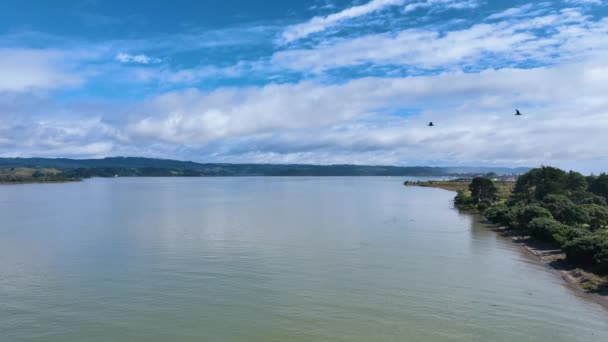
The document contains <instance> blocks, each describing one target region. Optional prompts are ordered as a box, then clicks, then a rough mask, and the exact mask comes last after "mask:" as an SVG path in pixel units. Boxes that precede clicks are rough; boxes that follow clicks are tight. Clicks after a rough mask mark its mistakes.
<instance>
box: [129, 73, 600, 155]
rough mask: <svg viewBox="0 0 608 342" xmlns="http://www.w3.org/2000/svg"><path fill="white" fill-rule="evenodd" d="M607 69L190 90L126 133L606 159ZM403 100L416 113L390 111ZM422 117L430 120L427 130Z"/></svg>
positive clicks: (243, 146)
mask: <svg viewBox="0 0 608 342" xmlns="http://www.w3.org/2000/svg"><path fill="white" fill-rule="evenodd" d="M607 71H608V65H606V64H605V62H602V61H596V62H593V63H590V64H573V65H565V66H560V67H552V68H535V69H526V70H519V69H503V70H497V71H492V70H488V71H484V72H481V73H478V74H463V73H446V74H442V75H438V76H420V77H408V78H390V79H387V78H366V79H359V80H353V81H350V82H347V83H345V84H342V85H322V84H317V83H313V82H303V83H299V84H292V85H289V84H288V85H271V86H265V87H253V88H247V89H238V88H227V89H221V90H217V91H212V92H209V93H204V92H200V91H197V90H189V91H185V92H176V93H171V94H167V95H163V96H161V97H159V98H157V99H155V100H153V101H151V102H149V103H146V104H145V105H142V106H141V107H140V108H138V109H137V112H138V113H137V115H136V116H138V117H137V119H135V120H134V121H132V122H131V124H130V125H129V127H128V131H129V134H130V135H131V136H132V137H134V139H147V140H150V141H156V142H159V141H160V142H163V143H168V144H182V145H184V146H199V147H200V148H203V149H204V146H213V147H214V148H213V153H210V155H211V154H212V155H213V158H216V159H218V158H219V159H221V160H224V161H233V162H234V161H243V160H247V161H274V162H284V161H290V160H291V161H294V160H298V159H299V160H300V161H314V162H321V163H327V162H345V161H347V160H350V161H351V162H356V161H361V162H363V163H378V162H383V163H390V164H393V163H403V162H405V161H408V160H409V161H411V160H419V161H426V162H429V161H432V160H443V161H446V162H449V163H452V164H455V163H461V164H462V163H475V162H482V163H502V164H518V165H524V164H537V163H539V162H543V161H546V162H564V161H572V160H584V159H592V158H606V157H608V156H606V153H605V152H604V151H603V150H601V149H597V148H596V146H602V145H603V144H606V143H608V141H607V139H608V138H606V137H605V134H604V132H605V130H606V129H608V112H607V111H606V109H605V108H607V106H608V100H607V99H606V98H605V96H604V94H605V92H606V91H608V82H607V81H608V78H607V77H606V75H608V73H607ZM463 99H467V100H466V101H464V102H463ZM516 107H518V108H520V109H522V111H524V113H525V116H524V117H523V118H521V120H520V118H516V117H514V116H513V112H514V108H516ZM404 108H405V109H415V110H416V112H417V113H418V114H416V115H408V116H405V117H400V116H399V115H396V113H399V111H400V110H401V109H404ZM428 121H434V122H435V123H436V124H437V126H436V127H435V128H433V129H428V128H427V127H426V122H428ZM581 136H585V139H580V137H581ZM215 144H217V145H215ZM218 146H220V147H218ZM539 151H542V153H541V155H539ZM349 158H350V159H349Z"/></svg>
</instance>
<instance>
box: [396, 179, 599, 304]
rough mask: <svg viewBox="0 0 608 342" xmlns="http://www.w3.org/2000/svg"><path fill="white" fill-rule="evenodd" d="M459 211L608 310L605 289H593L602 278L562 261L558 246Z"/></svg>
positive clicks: (456, 185) (456, 187)
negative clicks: (507, 241)
mask: <svg viewBox="0 0 608 342" xmlns="http://www.w3.org/2000/svg"><path fill="white" fill-rule="evenodd" d="M465 185H466V183H465V182H458V181H444V182H434V181H431V182H418V183H416V182H409V183H407V182H406V183H405V186H418V187H427V188H437V189H442V190H447V191H451V192H457V191H468V189H467V188H466V187H465ZM456 209H458V208H456ZM460 210H462V211H463V212H466V213H468V214H470V215H472V216H473V217H474V219H475V220H477V221H478V222H479V223H482V224H484V225H487V226H488V227H489V228H490V229H491V230H492V231H494V232H495V233H497V234H500V235H502V236H504V237H508V238H510V240H511V241H512V242H513V243H515V244H516V245H518V246H519V247H521V248H522V249H523V250H524V251H526V252H527V253H529V254H531V255H533V256H535V257H536V258H538V260H540V261H541V262H542V263H543V264H544V265H546V266H547V267H549V268H551V270H552V271H554V272H556V274H557V275H559V276H560V277H561V278H562V279H563V280H564V281H565V282H566V283H568V284H570V285H572V286H573V287H574V288H575V290H577V291H579V292H580V293H582V294H585V295H586V296H588V297H589V299H592V300H593V301H594V302H596V303H598V304H600V305H602V306H603V307H604V308H606V309H608V289H603V290H599V291H597V289H598V288H599V287H600V286H601V284H602V283H603V282H605V281H606V279H605V278H603V277H601V276H598V275H596V274H593V273H590V272H587V271H585V270H584V269H581V268H578V267H574V266H572V265H571V264H570V263H568V262H567V261H566V255H565V253H564V252H562V251H561V249H560V248H559V247H556V246H554V245H551V244H549V243H541V242H537V241H534V240H532V239H530V238H529V237H528V238H523V239H522V238H518V237H515V236H509V235H508V234H506V230H505V228H504V227H499V226H496V225H493V224H491V223H488V222H486V221H485V220H483V219H482V217H481V216H480V215H478V214H477V213H475V212H471V211H470V210H466V209H460Z"/></svg>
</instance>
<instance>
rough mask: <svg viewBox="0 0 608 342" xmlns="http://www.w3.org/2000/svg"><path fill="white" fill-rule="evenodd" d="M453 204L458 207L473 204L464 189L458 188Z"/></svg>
mask: <svg viewBox="0 0 608 342" xmlns="http://www.w3.org/2000/svg"><path fill="white" fill-rule="evenodd" d="M454 204H455V205H456V206H457V207H459V208H467V207H470V206H471V205H472V204H473V200H472V199H471V196H468V195H467V194H465V193H464V191H461V190H459V191H458V192H457V193H456V197H455V198H454Z"/></svg>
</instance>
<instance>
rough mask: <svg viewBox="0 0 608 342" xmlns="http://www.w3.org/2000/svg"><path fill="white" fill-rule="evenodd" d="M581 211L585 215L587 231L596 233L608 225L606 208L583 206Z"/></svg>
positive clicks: (594, 205)
mask: <svg viewBox="0 0 608 342" xmlns="http://www.w3.org/2000/svg"><path fill="white" fill-rule="evenodd" d="M581 209H582V210H584V211H585V214H586V215H587V222H586V223H589V229H591V230H592V231H596V230H598V229H600V228H602V227H603V226H606V225H608V207H606V206H602V205H597V204H584V205H582V206H581Z"/></svg>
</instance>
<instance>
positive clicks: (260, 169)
mask: <svg viewBox="0 0 608 342" xmlns="http://www.w3.org/2000/svg"><path fill="white" fill-rule="evenodd" d="M7 168H54V169H58V170H62V171H63V172H64V173H65V175H66V176H69V177H75V178H87V177H112V176H115V175H117V176H449V175H463V174H476V173H489V172H494V173H497V174H521V173H523V172H526V171H528V170H529V169H527V168H517V169H509V168H487V167H485V168H473V167H458V168H451V167H426V166H413V167H399V166H364V165H303V164H220V163H196V162H192V161H178V160H169V159H153V158H140V157H112V158H104V159H66V158H58V159H51V158H0V169H7Z"/></svg>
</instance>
